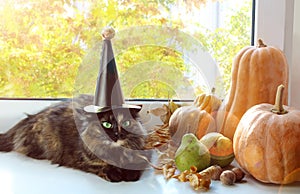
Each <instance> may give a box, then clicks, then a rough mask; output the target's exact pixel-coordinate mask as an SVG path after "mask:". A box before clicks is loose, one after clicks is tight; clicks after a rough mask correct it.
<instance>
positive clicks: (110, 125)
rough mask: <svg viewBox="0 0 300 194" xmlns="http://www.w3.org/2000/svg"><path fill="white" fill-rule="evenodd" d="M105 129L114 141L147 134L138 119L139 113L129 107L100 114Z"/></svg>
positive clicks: (102, 126) (99, 117)
mask: <svg viewBox="0 0 300 194" xmlns="http://www.w3.org/2000/svg"><path fill="white" fill-rule="evenodd" d="M98 119H99V122H100V125H101V128H102V129H103V131H104V132H105V133H106V134H107V135H108V136H109V137H110V139H111V140H112V141H114V142H120V143H121V144H122V141H124V140H126V139H127V138H130V136H137V135H138V136H139V135H145V134H144V130H143V128H142V126H141V124H140V123H139V122H138V120H137V113H136V112H134V111H129V110H128V109H119V110H115V111H108V112H104V113H99V114H98Z"/></svg>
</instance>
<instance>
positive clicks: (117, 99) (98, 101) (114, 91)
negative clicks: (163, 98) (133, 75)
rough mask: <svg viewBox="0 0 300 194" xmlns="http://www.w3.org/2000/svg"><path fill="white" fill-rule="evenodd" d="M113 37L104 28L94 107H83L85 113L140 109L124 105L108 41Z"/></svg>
mask: <svg viewBox="0 0 300 194" xmlns="http://www.w3.org/2000/svg"><path fill="white" fill-rule="evenodd" d="M114 35H115V31H114V29H113V28H111V27H106V28H104V29H103V31H102V37H103V39H104V40H103V46H102V55H101V60H100V69H99V73H98V78H97V84H96V91H95V98H94V105H89V106H86V107H84V110H85V111H86V112H90V113H99V112H105V111H109V110H114V109H120V108H127V109H129V108H130V109H131V108H132V109H141V107H140V106H136V105H130V104H125V100H124V97H123V93H122V89H121V85H120V81H119V76H118V71H117V67H116V62H115V58H114V53H113V49H112V44H111V41H110V40H111V39H112V38H113V37H114Z"/></svg>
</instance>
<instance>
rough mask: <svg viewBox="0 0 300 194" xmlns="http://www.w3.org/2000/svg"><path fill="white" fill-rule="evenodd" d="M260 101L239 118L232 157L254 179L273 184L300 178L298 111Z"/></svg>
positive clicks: (279, 101)
mask: <svg viewBox="0 0 300 194" xmlns="http://www.w3.org/2000/svg"><path fill="white" fill-rule="evenodd" d="M282 90H283V86H282V85H281V86H280V87H278V96H277V100H276V104H275V106H273V105H271V104H268V103H262V104H259V105H255V106H253V107H252V108H250V109H249V110H248V111H247V112H246V113H245V114H244V115H243V117H242V118H241V121H240V123H239V125H238V127H237V129H236V132H235V135H234V138H233V150H234V154H235V159H236V161H237V162H238V163H239V165H240V166H241V167H242V168H243V169H245V170H246V171H248V172H249V173H250V174H251V175H252V176H253V177H254V178H256V179H258V180H260V181H262V182H266V183H276V184H288V183H292V182H295V181H300V110H297V109H293V108H291V107H288V106H282V102H281V100H282V93H281V92H282Z"/></svg>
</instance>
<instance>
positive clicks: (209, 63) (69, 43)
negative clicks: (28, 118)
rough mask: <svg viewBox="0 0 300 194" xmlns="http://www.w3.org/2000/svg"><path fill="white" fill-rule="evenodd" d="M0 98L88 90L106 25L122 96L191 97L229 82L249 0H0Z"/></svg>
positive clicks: (246, 34)
mask: <svg viewBox="0 0 300 194" xmlns="http://www.w3.org/2000/svg"><path fill="white" fill-rule="evenodd" d="M0 17H1V18H2V19H1V20H2V21H1V30H0V33H1V36H0V50H1V53H2V54H1V56H0V68H1V69H2V70H1V71H0V96H1V97H34V98H45V97H54V98H56V97H71V96H73V95H74V94H78V93H91V94H93V93H94V90H95V84H96V77H97V72H98V70H97V69H98V67H99V61H100V52H101V37H100V34H99V32H100V31H101V30H102V28H103V27H104V26H106V25H111V26H113V27H114V28H115V29H116V30H117V35H116V37H115V38H114V39H113V47H114V52H115V57H116V62H117V65H118V70H119V76H120V80H121V85H122V89H123V92H124V95H125V98H127V99H166V98H172V99H180V100H186V99H187V100H188V99H193V98H194V97H195V96H196V95H198V94H200V93H202V92H209V91H210V90H211V88H212V87H215V88H217V90H216V91H217V94H219V95H221V96H223V95H224V94H225V93H226V91H227V90H228V88H229V85H230V82H229V81H230V72H231V63H232V58H233V56H234V55H235V54H236V53H237V52H238V51H239V50H240V49H241V48H242V47H244V46H246V45H250V44H251V30H252V0H241V1H235V0H223V1H218V0H202V1H197V0H190V1H180V0H179V1H174V0H162V1H140V0H131V1H128V0H124V1H117V0H112V1H107V0H90V1H84V0H74V1H66V0H65V1H63V0H50V1H49V0H39V1H35V0H16V1H10V0H3V1H1V4H0Z"/></svg>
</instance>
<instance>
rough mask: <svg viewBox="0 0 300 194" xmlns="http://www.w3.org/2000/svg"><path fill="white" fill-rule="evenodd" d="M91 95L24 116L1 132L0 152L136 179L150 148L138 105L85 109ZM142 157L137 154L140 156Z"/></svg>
mask: <svg viewBox="0 0 300 194" xmlns="http://www.w3.org/2000/svg"><path fill="white" fill-rule="evenodd" d="M92 101H93V97H91V96H87V95H82V96H80V97H78V98H74V100H73V101H66V102H61V103H57V104H55V105H53V106H50V107H48V108H46V109H45V110H43V111H41V112H39V113H37V114H34V115H28V117H27V118H25V119H23V120H22V121H20V122H19V123H17V124H16V125H15V126H14V127H13V128H11V129H10V130H9V131H7V132H6V133H4V134H0V151H4V152H10V151H16V152H19V153H22V154H25V155H27V156H29V157H32V158H36V159H47V160H50V161H51V162H52V163H55V164H59V165H60V166H66V167H71V168H75V169H79V170H82V171H86V172H90V173H94V174H97V175H98V176H100V177H102V178H104V179H105V180H108V181H111V182H119V181H136V180H139V178H140V176H141V174H142V173H143V171H144V169H145V168H146V167H147V166H148V165H147V162H146V160H145V159H142V158H143V157H146V158H148V159H149V160H150V157H151V153H150V152H149V151H147V150H144V144H145V138H146V131H145V130H144V128H143V127H142V125H141V124H140V122H139V121H138V110H134V109H117V110H113V111H107V112H103V113H97V114H95V113H86V112H85V111H83V107H85V106H86V105H89V104H91V103H92ZM141 156H142V157H141Z"/></svg>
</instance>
